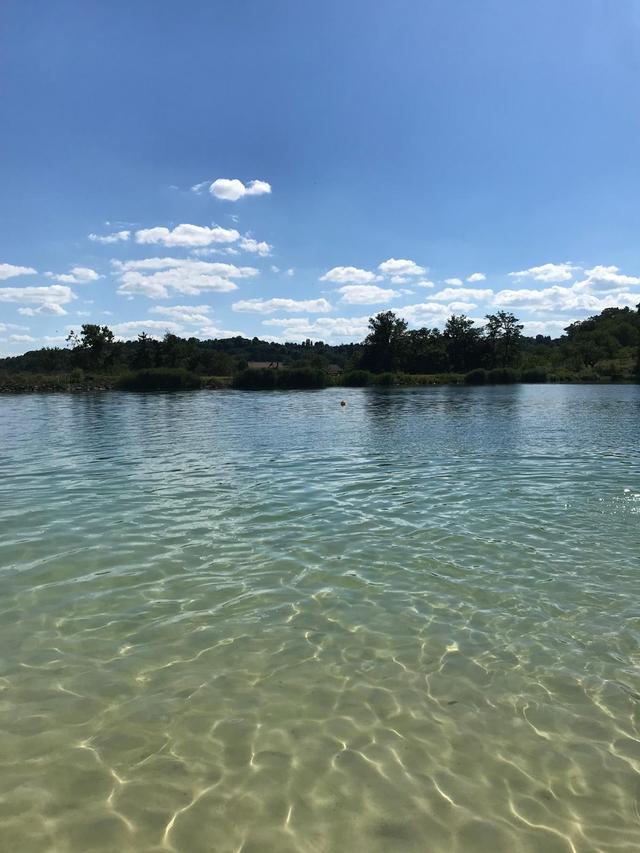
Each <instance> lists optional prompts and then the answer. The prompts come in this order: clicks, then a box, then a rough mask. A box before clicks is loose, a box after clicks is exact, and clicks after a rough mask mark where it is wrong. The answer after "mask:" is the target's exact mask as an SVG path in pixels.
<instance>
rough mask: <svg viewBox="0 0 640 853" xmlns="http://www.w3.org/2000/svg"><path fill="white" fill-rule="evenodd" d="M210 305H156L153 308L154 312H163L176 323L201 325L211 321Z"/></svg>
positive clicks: (152, 311)
mask: <svg viewBox="0 0 640 853" xmlns="http://www.w3.org/2000/svg"><path fill="white" fill-rule="evenodd" d="M210 311H211V306H210V305H156V306H154V307H153V308H152V309H151V313H152V314H162V315H163V316H165V317H169V319H170V320H174V321H175V322H176V323H184V324H186V325H191V326H200V325H202V324H205V325H206V324H207V323H210V322H211V318H210V317H209V316H208V314H209V312H210Z"/></svg>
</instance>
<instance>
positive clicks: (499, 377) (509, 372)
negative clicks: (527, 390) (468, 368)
mask: <svg viewBox="0 0 640 853" xmlns="http://www.w3.org/2000/svg"><path fill="white" fill-rule="evenodd" d="M517 381H518V371H517V370H514V369H513V368H512V367H494V369H493V370H490V371H489V373H488V374H487V382H490V383H491V385H511V384H512V383H513V382H517Z"/></svg>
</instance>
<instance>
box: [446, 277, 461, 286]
mask: <svg viewBox="0 0 640 853" xmlns="http://www.w3.org/2000/svg"><path fill="white" fill-rule="evenodd" d="M444 283H445V284H450V285H451V287H462V279H461V278H445V280H444Z"/></svg>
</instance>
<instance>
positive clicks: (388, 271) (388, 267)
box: [378, 258, 426, 276]
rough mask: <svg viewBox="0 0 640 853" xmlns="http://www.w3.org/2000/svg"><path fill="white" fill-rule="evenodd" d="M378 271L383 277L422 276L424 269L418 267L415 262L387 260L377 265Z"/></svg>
mask: <svg viewBox="0 0 640 853" xmlns="http://www.w3.org/2000/svg"><path fill="white" fill-rule="evenodd" d="M378 269H379V270H380V272H381V273H383V275H393V276H395V275H400V276H407V275H424V274H425V273H426V269H425V268H424V267H420V266H418V264H417V263H416V262H415V261H409V260H406V259H404V258H389V259H388V260H386V261H383V262H382V263H381V264H378Z"/></svg>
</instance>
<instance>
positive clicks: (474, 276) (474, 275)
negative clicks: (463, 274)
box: [467, 272, 486, 284]
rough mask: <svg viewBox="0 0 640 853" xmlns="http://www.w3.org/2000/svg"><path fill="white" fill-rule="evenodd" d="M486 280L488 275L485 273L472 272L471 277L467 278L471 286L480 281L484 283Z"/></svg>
mask: <svg viewBox="0 0 640 853" xmlns="http://www.w3.org/2000/svg"><path fill="white" fill-rule="evenodd" d="M485 279H486V275H485V274H484V273H483V272H472V273H471V275H468V276H467V281H468V282H469V284H475V283H476V282H478V281H484V280H485Z"/></svg>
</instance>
